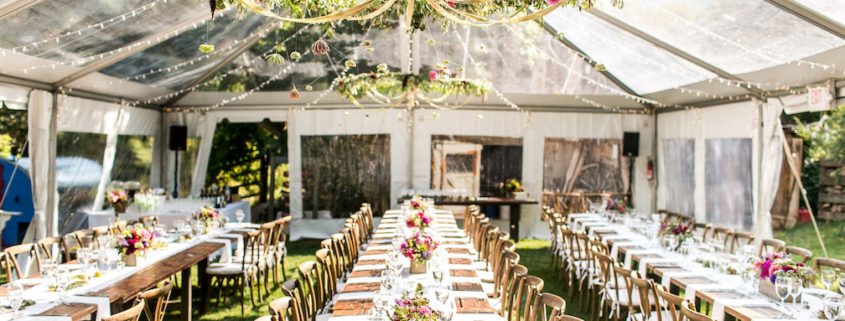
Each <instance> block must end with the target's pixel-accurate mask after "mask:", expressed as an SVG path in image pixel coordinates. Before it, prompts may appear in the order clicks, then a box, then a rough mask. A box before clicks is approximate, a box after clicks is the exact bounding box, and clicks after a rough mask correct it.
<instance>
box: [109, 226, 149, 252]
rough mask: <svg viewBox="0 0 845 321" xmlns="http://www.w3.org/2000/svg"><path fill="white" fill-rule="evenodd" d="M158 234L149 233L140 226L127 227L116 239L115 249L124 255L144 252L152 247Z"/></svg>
mask: <svg viewBox="0 0 845 321" xmlns="http://www.w3.org/2000/svg"><path fill="white" fill-rule="evenodd" d="M157 237H159V235H158V233H156V232H153V231H150V230H149V229H147V228H145V227H144V226H143V225H141V224H135V225H133V226H131V227H128V228H127V229H125V230H124V231H123V233H122V234H120V235H119V236H118V238H117V249H118V250H120V252H121V253H123V254H125V255H132V254H136V252H141V253H143V252H145V251H146V250H147V249H149V248H150V247H152V246H153V244H154V242H155V241H156V238H157Z"/></svg>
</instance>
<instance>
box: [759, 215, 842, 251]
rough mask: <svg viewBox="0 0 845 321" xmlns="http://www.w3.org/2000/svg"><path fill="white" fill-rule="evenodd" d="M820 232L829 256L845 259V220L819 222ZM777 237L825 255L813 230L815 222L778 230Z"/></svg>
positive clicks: (792, 244)
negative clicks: (843, 234)
mask: <svg viewBox="0 0 845 321" xmlns="http://www.w3.org/2000/svg"><path fill="white" fill-rule="evenodd" d="M818 223H819V232H821V234H822V240H824V245H825V247H826V248H827V256H828V257H831V258H834V259H839V260H843V259H845V242H843V238H842V228H843V227H845V222H818ZM775 238H776V239H779V240H783V241H784V242H786V244H787V245H790V246H798V247H803V248H806V249H808V250H810V251H813V255H814V256H815V257H823V256H825V255H824V252H823V251H822V246H821V245H820V244H819V239H818V237H816V231H814V230H813V224H812V223H807V224H802V225H798V226H795V227H794V228H792V229H789V230H783V231H776V232H775Z"/></svg>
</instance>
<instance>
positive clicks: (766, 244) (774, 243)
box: [757, 239, 786, 256]
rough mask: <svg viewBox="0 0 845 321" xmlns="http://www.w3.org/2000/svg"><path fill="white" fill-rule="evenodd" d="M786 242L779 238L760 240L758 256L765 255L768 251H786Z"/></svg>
mask: <svg viewBox="0 0 845 321" xmlns="http://www.w3.org/2000/svg"><path fill="white" fill-rule="evenodd" d="M785 248H786V242H784V241H781V240H778V239H763V240H760V247H759V248H758V249H757V256H763V255H765V254H768V253H775V252H781V251H784V249H785Z"/></svg>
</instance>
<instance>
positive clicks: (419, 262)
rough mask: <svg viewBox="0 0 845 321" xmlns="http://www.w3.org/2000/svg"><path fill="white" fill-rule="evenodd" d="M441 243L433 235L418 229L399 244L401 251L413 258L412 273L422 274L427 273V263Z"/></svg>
mask: <svg viewBox="0 0 845 321" xmlns="http://www.w3.org/2000/svg"><path fill="white" fill-rule="evenodd" d="M439 245H440V244H439V243H437V242H435V241H434V239H432V238H431V236H429V235H426V234H423V233H422V232H420V231H417V232H416V233H414V235H413V236H411V237H409V238H408V239H406V240H405V242H403V243H402V245H400V246H399V251H400V252H401V253H402V254H403V255H405V257H407V258H409V259H411V273H412V274H420V273H425V263H426V262H427V261H428V260H430V259H431V256H432V254H433V253H434V250H436V249H437V247H438V246H439Z"/></svg>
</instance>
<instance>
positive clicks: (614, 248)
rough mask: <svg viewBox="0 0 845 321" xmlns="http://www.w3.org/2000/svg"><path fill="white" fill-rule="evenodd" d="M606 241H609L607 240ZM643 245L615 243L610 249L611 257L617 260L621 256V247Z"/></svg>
mask: <svg viewBox="0 0 845 321" xmlns="http://www.w3.org/2000/svg"><path fill="white" fill-rule="evenodd" d="M605 240H607V239H606V238H605ZM640 244H642V242H614V243H613V246H612V247H611V248H610V257H612V258H616V257H618V256H619V248H620V247H632V246H637V245H640Z"/></svg>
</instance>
